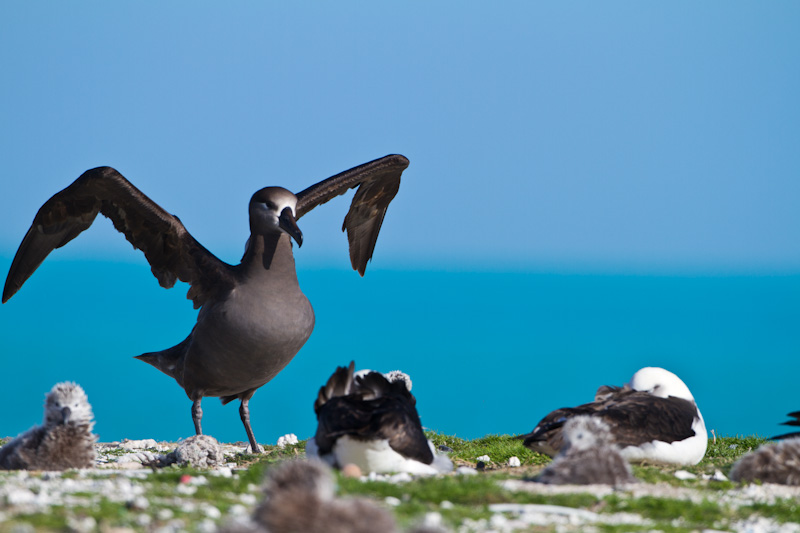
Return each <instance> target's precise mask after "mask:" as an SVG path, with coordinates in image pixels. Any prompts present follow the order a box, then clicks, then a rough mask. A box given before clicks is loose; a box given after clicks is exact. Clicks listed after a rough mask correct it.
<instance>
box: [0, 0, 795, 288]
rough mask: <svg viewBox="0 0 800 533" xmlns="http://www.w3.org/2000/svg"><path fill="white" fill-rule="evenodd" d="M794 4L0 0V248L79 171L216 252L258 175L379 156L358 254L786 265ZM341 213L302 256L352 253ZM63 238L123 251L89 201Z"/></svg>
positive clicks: (606, 264)
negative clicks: (405, 161) (178, 224)
mask: <svg viewBox="0 0 800 533" xmlns="http://www.w3.org/2000/svg"><path fill="white" fill-rule="evenodd" d="M798 24H800V5H798V4H797V3H795V2H770V3H768V4H764V3H755V2H729V1H726V2H703V3H694V2H670V3H649V2H610V3H599V2H598V3H595V2H568V3H565V2H548V3H542V2H502V3H486V2H458V3H452V2H441V3H429V2H374V3H372V2H336V3H322V2H318V3H303V4H300V3H288V2H285V3H266V2H237V3H234V4H230V3H226V4H224V5H223V4H219V3H211V2H170V3H136V2H114V3H109V2H76V3H58V2H17V3H5V4H4V5H3V6H2V8H0V66H2V70H3V79H4V82H3V83H2V84H0V145H2V147H3V148H2V157H0V173H2V175H3V179H2V184H1V185H0V191H1V192H2V196H3V197H4V198H6V199H7V201H6V202H5V203H4V207H3V211H2V214H0V217H2V218H0V220H1V221H2V224H0V254H2V258H3V263H2V264H3V265H7V264H9V263H10V260H11V256H12V255H13V253H14V251H15V250H16V247H17V245H18V244H19V241H20V240H21V238H22V236H23V235H24V233H25V231H26V230H27V227H28V225H29V224H30V221H31V220H32V218H33V216H34V214H35V212H36V210H37V209H38V207H39V206H40V205H41V204H42V203H43V202H44V201H45V200H46V199H47V198H48V197H49V196H50V195H51V194H53V193H55V192H56V191H58V190H60V189H61V188H63V187H64V186H66V185H67V184H69V183H70V182H71V181H72V180H73V179H75V178H76V177H77V176H78V175H79V174H80V173H81V172H82V171H84V170H85V169H87V168H91V167H94V166H98V165H111V166H114V167H115V168H117V169H118V170H120V171H121V172H122V173H123V174H124V175H125V176H126V177H128V178H129V179H130V180H131V181H132V182H133V183H134V184H136V185H137V186H138V187H139V188H140V189H142V190H143V191H144V192H145V193H146V194H148V195H149V196H151V197H152V198H153V199H154V200H156V201H157V202H159V203H160V204H161V205H162V206H164V207H165V208H166V209H168V210H169V211H171V212H173V213H175V214H177V215H178V216H180V217H181V219H182V220H183V222H184V224H185V225H186V227H187V228H188V229H189V231H190V232H192V234H193V235H194V236H195V237H196V238H197V239H198V240H200V241H201V242H202V243H203V244H205V245H206V247H208V248H209V249H210V250H212V251H213V252H215V253H217V254H218V255H219V256H220V257H222V258H223V259H225V260H228V261H236V260H237V259H238V258H239V256H240V253H241V250H242V246H243V244H244V241H245V239H246V233H247V219H246V209H245V206H246V204H247V201H248V199H249V197H250V195H251V194H252V193H253V192H254V191H255V190H256V189H258V188H261V187H263V186H266V185H283V186H286V187H287V188H290V189H293V190H300V189H303V188H305V187H306V186H308V185H310V184H311V183H314V182H316V181H318V180H319V179H322V178H325V177H327V176H329V175H332V174H334V173H337V172H339V171H341V170H344V169H347V168H350V167H351V166H354V165H357V164H360V163H362V162H365V161H368V160H370V159H373V158H375V157H379V156H382V155H384V154H387V153H395V152H396V153H402V154H404V155H406V156H407V157H408V158H409V159H410V160H411V167H410V168H409V169H408V171H407V172H406V174H405V176H404V181H403V184H402V187H401V190H400V194H399V195H398V197H397V199H396V200H395V202H394V203H393V204H392V206H391V208H390V210H389V214H388V216H387V219H386V222H385V224H384V229H383V231H382V234H381V238H380V240H379V242H378V247H377V250H376V255H375V266H376V267H378V268H408V267H413V268H430V267H436V268H457V269H466V270H469V269H491V270H505V269H533V270H546V271H581V270H594V271H610V272H627V271H635V272H644V273H647V272H658V273H670V272H679V273H685V272H689V273H692V272H706V273H707V272H710V273H760V272H767V273H769V272H776V271H777V272H797V271H798V270H800V242H799V241H798V233H797V231H798V228H800V209H798V207H797V206H798V199H800V150H798V146H800V98H798V95H800V34H798V32H797V28H798ZM9 198H12V199H13V200H12V201H8V199H9ZM345 210H346V204H345V202H339V203H338V204H336V203H331V204H327V205H326V206H324V207H323V208H321V209H319V210H316V211H315V212H313V213H312V214H311V215H308V216H307V217H306V218H305V219H304V220H303V221H302V222H303V230H304V232H305V235H306V241H305V246H304V247H303V249H302V251H301V252H300V255H299V256H298V262H299V263H300V264H301V265H305V266H314V265H323V266H336V267H338V266H342V267H343V268H344V267H346V266H347V258H346V251H345V248H346V244H345V243H346V240H345V238H344V236H343V235H341V234H340V232H339V228H340V224H341V219H342V217H343V215H344V212H345ZM59 254H60V255H59V257H75V258H83V257H87V256H98V257H102V258H114V259H118V260H122V261H128V260H130V261H139V260H140V259H141V258H140V257H138V256H137V254H135V253H133V252H131V251H130V247H129V245H128V244H127V243H126V242H124V239H122V238H120V237H119V236H118V235H117V234H116V233H115V232H114V230H113V229H111V226H110V224H109V223H107V222H104V223H103V224H98V227H94V228H92V230H91V231H90V232H88V233H87V234H84V235H83V236H81V238H80V239H79V240H78V241H75V242H73V243H71V244H70V246H69V247H67V248H66V249H64V250H62V251H60V252H59Z"/></svg>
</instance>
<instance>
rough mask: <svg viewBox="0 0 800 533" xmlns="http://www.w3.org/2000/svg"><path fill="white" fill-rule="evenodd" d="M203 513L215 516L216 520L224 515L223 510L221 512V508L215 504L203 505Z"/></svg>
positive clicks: (211, 516)
mask: <svg viewBox="0 0 800 533" xmlns="http://www.w3.org/2000/svg"><path fill="white" fill-rule="evenodd" d="M203 514H205V515H206V516H207V517H209V518H213V519H214V520H217V519H218V518H221V517H222V512H220V510H219V509H217V508H216V507H214V506H213V505H205V506H203Z"/></svg>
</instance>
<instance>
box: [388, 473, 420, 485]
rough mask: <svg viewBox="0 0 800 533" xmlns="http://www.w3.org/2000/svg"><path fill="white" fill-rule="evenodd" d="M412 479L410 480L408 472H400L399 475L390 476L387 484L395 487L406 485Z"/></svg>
mask: <svg viewBox="0 0 800 533" xmlns="http://www.w3.org/2000/svg"><path fill="white" fill-rule="evenodd" d="M412 479H414V478H412V477H411V474H409V473H408V472H400V473H399V474H394V475H393V476H391V477H390V478H389V483H394V484H395V485H396V484H398V483H408V482H409V481H411V480H412Z"/></svg>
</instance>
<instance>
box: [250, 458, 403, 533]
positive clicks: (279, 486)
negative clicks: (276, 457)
mask: <svg viewBox="0 0 800 533" xmlns="http://www.w3.org/2000/svg"><path fill="white" fill-rule="evenodd" d="M334 490H335V489H334V482H333V477H332V476H331V472H330V469H329V468H328V467H327V466H326V465H324V464H323V463H322V462H320V461H288V462H286V463H284V464H282V465H280V466H278V467H276V468H273V469H272V470H270V471H269V473H268V475H267V484H266V487H265V489H264V501H263V502H262V503H261V505H259V507H258V508H257V509H256V511H255V513H254V514H253V519H254V521H255V522H257V523H258V524H259V525H261V526H263V527H264V528H266V530H267V531H269V532H270V533H323V532H324V533H375V532H376V531H380V532H381V533H394V532H395V531H397V525H396V524H395V521H394V518H393V517H392V515H391V513H389V512H388V511H386V510H384V509H381V508H380V507H378V506H377V505H375V504H374V503H373V502H371V501H369V500H365V499H355V498H354V499H349V498H348V499H341V498H338V499H337V498H335V496H334Z"/></svg>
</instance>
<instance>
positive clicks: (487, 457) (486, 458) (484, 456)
mask: <svg viewBox="0 0 800 533" xmlns="http://www.w3.org/2000/svg"><path fill="white" fill-rule="evenodd" d="M475 460H476V461H483V462H484V463H488V462H490V461H491V458H490V457H489V456H488V455H481V456H480V457H478V458H476V459H475Z"/></svg>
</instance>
